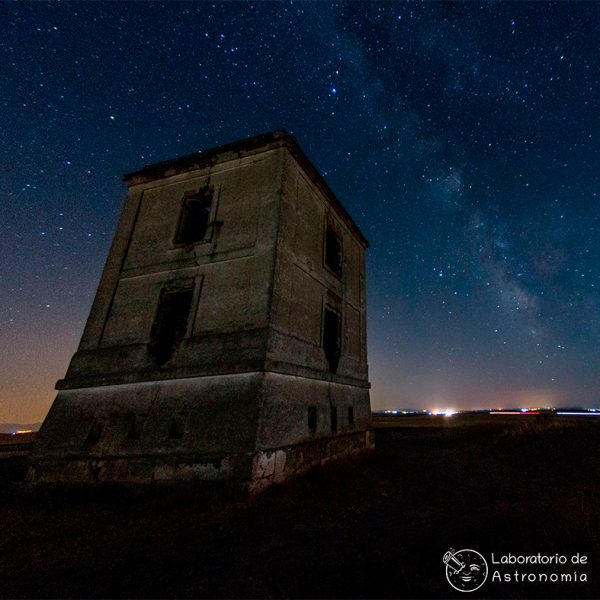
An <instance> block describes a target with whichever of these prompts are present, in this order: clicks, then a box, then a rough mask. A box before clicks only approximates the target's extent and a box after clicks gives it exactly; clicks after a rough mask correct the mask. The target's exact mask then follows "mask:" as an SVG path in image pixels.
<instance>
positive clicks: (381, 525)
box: [0, 416, 600, 598]
mask: <svg viewBox="0 0 600 600" xmlns="http://www.w3.org/2000/svg"><path fill="white" fill-rule="evenodd" d="M408 419H410V417H406V418H404V419H402V418H397V420H395V421H394V422H393V423H392V424H391V426H390V424H389V423H388V424H387V425H388V426H387V427H385V428H381V429H378V430H377V432H376V444H377V450H376V451H374V452H373V453H371V454H369V455H365V456H361V457H358V458H355V459H352V460H345V461H341V462H337V463H331V464H328V465H326V466H325V467H320V468H317V469H314V470H313V471H311V472H310V473H307V474H306V475H304V476H302V477H299V478H297V479H295V480H293V481H290V482H287V483H286V484H284V485H281V486H277V487H273V488H271V489H269V490H268V491H267V492H265V493H263V494H262V495H261V496H259V497H258V498H256V499H255V500H254V501H252V502H248V501H245V502H240V501H231V500H230V501H228V502H225V503H223V502H218V501H215V500H214V499H212V500H211V499H210V498H208V497H206V494H204V493H203V492H202V491H201V490H199V489H198V488H197V487H194V486H179V487H177V488H150V489H148V488H146V489H141V490H140V489H119V488H106V489H103V488H100V489H69V490H65V489H44V490H36V491H32V490H28V489H26V488H25V487H24V486H23V485H22V484H16V483H14V482H13V483H7V482H4V483H3V484H1V486H0V492H1V497H0V595H1V596H2V597H52V598H54V597H128V598H131V597H135V598H140V597H142V598H144V597H169V598H171V597H200V598H214V597H217V598H258V597H261V598H317V597H318V598H329V597H331V598H409V597H410V598H413V597H424V598H447V597H461V598H464V597H465V594H464V593H461V592H458V591H454V590H453V588H451V587H450V585H449V584H448V582H447V580H446V575H445V565H444V564H443V562H442V557H443V555H444V553H445V552H446V551H447V550H449V549H450V548H453V549H455V550H459V549H462V548H470V549H475V550H477V551H479V552H480V553H481V554H483V555H484V556H485V557H487V559H488V563H490V557H491V554H492V553H494V556H495V557H500V556H502V555H508V554H512V555H537V554H538V553H541V554H543V555H554V554H558V555H564V556H566V557H568V558H569V561H570V559H571V557H572V555H574V554H576V553H579V555H586V556H587V563H586V565H581V564H579V565H572V564H570V563H569V564H567V565H564V566H558V567H556V566H555V567H552V568H550V567H541V566H539V565H535V566H528V567H523V566H521V567H519V568H518V570H519V571H520V572H521V573H531V572H533V573H538V572H543V571H544V570H545V572H546V573H551V572H552V571H555V572H556V573H557V574H561V573H562V574H567V573H568V574H571V576H573V575H572V574H573V572H577V573H578V575H577V577H581V574H582V573H585V574H586V575H587V581H585V582H584V581H580V580H577V581H571V582H560V581H559V582H547V583H544V582H530V581H524V582H514V581H510V582H506V581H501V582H498V581H492V580H491V577H492V574H493V572H494V570H498V571H499V572H500V571H501V572H502V574H505V573H514V571H515V568H514V567H513V568H511V569H509V568H504V566H501V567H498V566H497V565H496V566H495V565H492V564H489V571H490V573H489V575H488V580H487V581H486V583H485V584H484V585H483V586H482V587H481V588H480V589H479V590H477V591H475V592H473V593H471V594H466V595H467V596H469V597H476V598H482V597H485V598H489V597H494V598H541V597H554V598H598V597H600V423H598V422H596V420H595V419H580V420H575V419H574V420H571V421H568V420H560V419H558V418H541V417H540V418H538V417H518V416H517V417H514V418H512V419H510V418H501V419H498V420H495V421H493V422H492V421H491V419H490V418H489V417H488V418H485V417H480V418H479V421H477V420H476V419H477V417H473V418H471V419H467V418H466V417H464V418H463V417H457V416H455V417H450V418H448V419H446V420H445V421H444V420H443V418H440V419H436V420H435V421H432V420H427V419H423V420H422V424H421V425H417V422H416V421H411V422H408ZM461 419H462V423H461ZM474 419H475V420H474ZM598 420H599V421H600V419H598Z"/></svg>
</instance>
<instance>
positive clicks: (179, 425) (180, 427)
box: [169, 412, 188, 440]
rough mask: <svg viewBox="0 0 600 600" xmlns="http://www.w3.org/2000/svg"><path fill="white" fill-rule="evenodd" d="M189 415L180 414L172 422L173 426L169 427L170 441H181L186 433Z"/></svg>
mask: <svg viewBox="0 0 600 600" xmlns="http://www.w3.org/2000/svg"><path fill="white" fill-rule="evenodd" d="M187 417H188V413H186V412H180V413H177V414H176V415H175V416H174V417H173V419H172V420H171V426H170V427H169V439H170V440H180V439H181V438H182V437H183V434H184V433H185V422H186V421H187Z"/></svg>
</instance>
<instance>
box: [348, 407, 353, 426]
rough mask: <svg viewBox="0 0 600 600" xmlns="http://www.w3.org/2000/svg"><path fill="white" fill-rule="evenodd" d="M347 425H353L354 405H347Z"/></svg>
mask: <svg viewBox="0 0 600 600" xmlns="http://www.w3.org/2000/svg"><path fill="white" fill-rule="evenodd" d="M348 425H349V426H350V427H354V406H349V407H348Z"/></svg>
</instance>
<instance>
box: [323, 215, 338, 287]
mask: <svg viewBox="0 0 600 600" xmlns="http://www.w3.org/2000/svg"><path fill="white" fill-rule="evenodd" d="M325 264H326V265H327V266H328V267H329V268H330V269H331V270H332V271H333V272H334V273H335V274H336V275H337V276H338V277H341V276H342V240H340V238H339V236H338V234H337V233H336V232H335V229H333V227H332V226H331V225H327V231H326V233H325Z"/></svg>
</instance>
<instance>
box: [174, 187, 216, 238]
mask: <svg viewBox="0 0 600 600" xmlns="http://www.w3.org/2000/svg"><path fill="white" fill-rule="evenodd" d="M211 205H212V192H211V191H210V190H209V188H207V187H206V188H204V189H201V190H199V191H198V192H186V194H185V197H184V198H183V205H182V208H181V216H180V217H179V226H178V227H177V234H176V236H175V243H176V244H186V245H188V244H195V243H196V242H201V241H202V240H203V239H204V236H205V235H206V231H207V229H208V217H209V216H210V207H211Z"/></svg>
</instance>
